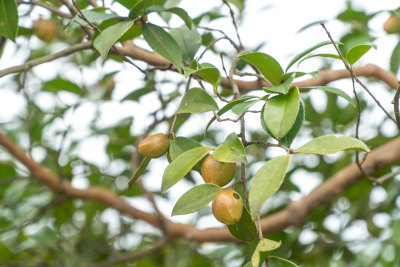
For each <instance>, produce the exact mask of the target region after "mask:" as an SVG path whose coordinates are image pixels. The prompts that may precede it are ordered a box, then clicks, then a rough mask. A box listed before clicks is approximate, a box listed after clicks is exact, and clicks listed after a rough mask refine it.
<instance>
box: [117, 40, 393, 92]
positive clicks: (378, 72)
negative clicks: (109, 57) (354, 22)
mask: <svg viewBox="0 0 400 267" xmlns="http://www.w3.org/2000/svg"><path fill="white" fill-rule="evenodd" d="M118 49H119V50H120V51H121V52H122V53H123V54H124V55H126V56H128V57H131V58H133V59H136V60H140V61H144V62H147V63H148V64H150V65H152V66H157V67H164V68H166V67H168V66H170V65H171V63H170V62H169V61H168V60H166V59H164V58H163V57H161V56H159V55H157V54H155V53H152V52H150V51H148V50H145V49H143V48H140V47H138V46H136V45H134V44H132V43H131V42H125V43H124V46H123V47H121V48H118ZM353 72H354V74H355V75H357V76H359V77H368V78H375V79H377V80H380V81H383V82H384V83H386V84H387V85H388V86H389V87H390V88H397V78H396V75H395V74H393V73H392V72H390V71H386V70H384V69H382V68H380V67H378V66H376V65H373V64H367V65H365V66H362V67H357V68H354V69H353ZM347 78H351V74H350V73H349V72H348V71H347V70H346V69H344V70H322V71H320V72H319V75H318V79H314V78H312V79H308V80H304V81H300V82H295V83H293V85H296V86H298V87H310V86H316V85H325V84H328V83H330V82H332V81H336V80H340V79H347ZM235 82H236V84H237V86H238V87H239V89H240V91H242V92H247V91H252V90H259V89H261V88H262V87H263V86H268V84H266V83H265V82H263V81H259V80H255V81H243V80H235ZM221 85H222V86H224V87H226V88H231V86H232V85H231V82H230V81H229V78H227V77H222V79H221Z"/></svg>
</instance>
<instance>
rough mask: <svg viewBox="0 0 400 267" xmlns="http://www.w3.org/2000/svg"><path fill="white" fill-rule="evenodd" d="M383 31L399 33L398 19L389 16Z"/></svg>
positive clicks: (399, 22)
mask: <svg viewBox="0 0 400 267" xmlns="http://www.w3.org/2000/svg"><path fill="white" fill-rule="evenodd" d="M383 29H384V30H385V32H387V33H390V34H391V33H400V18H399V17H397V16H396V15H394V14H390V16H389V18H388V19H387V20H386V21H385V23H384V24H383Z"/></svg>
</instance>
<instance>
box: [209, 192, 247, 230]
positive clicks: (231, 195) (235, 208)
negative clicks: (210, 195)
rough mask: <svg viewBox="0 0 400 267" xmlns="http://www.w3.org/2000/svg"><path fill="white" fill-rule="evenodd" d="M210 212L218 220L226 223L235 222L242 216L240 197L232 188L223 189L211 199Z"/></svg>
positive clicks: (231, 223)
mask: <svg viewBox="0 0 400 267" xmlns="http://www.w3.org/2000/svg"><path fill="white" fill-rule="evenodd" d="M212 212H213V214H214V217H215V218H216V219H217V220H218V221H220V222H222V223H224V224H226V225H233V224H236V223H238V221H239V220H240V218H241V217H242V212H243V201H242V198H241V197H240V195H239V194H238V193H236V191H235V190H233V189H230V188H228V189H223V190H222V191H220V192H219V193H218V194H216V195H215V197H214V199H213V202H212Z"/></svg>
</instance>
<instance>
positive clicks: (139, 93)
mask: <svg viewBox="0 0 400 267" xmlns="http://www.w3.org/2000/svg"><path fill="white" fill-rule="evenodd" d="M153 91H154V88H152V87H149V86H145V87H143V88H140V89H137V90H135V91H133V92H132V93H130V94H128V95H127V96H125V97H124V98H123V99H121V102H123V101H126V100H132V101H136V102H139V99H140V98H141V97H142V96H144V95H146V94H148V93H151V92H153Z"/></svg>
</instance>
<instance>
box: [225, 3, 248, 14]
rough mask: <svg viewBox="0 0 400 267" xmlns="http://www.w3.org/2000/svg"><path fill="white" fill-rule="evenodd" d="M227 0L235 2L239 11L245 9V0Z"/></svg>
mask: <svg viewBox="0 0 400 267" xmlns="http://www.w3.org/2000/svg"><path fill="white" fill-rule="evenodd" d="M227 1H228V2H230V3H232V4H234V5H235V6H236V7H237V8H238V9H239V12H242V11H243V9H244V2H245V0H227Z"/></svg>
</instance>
